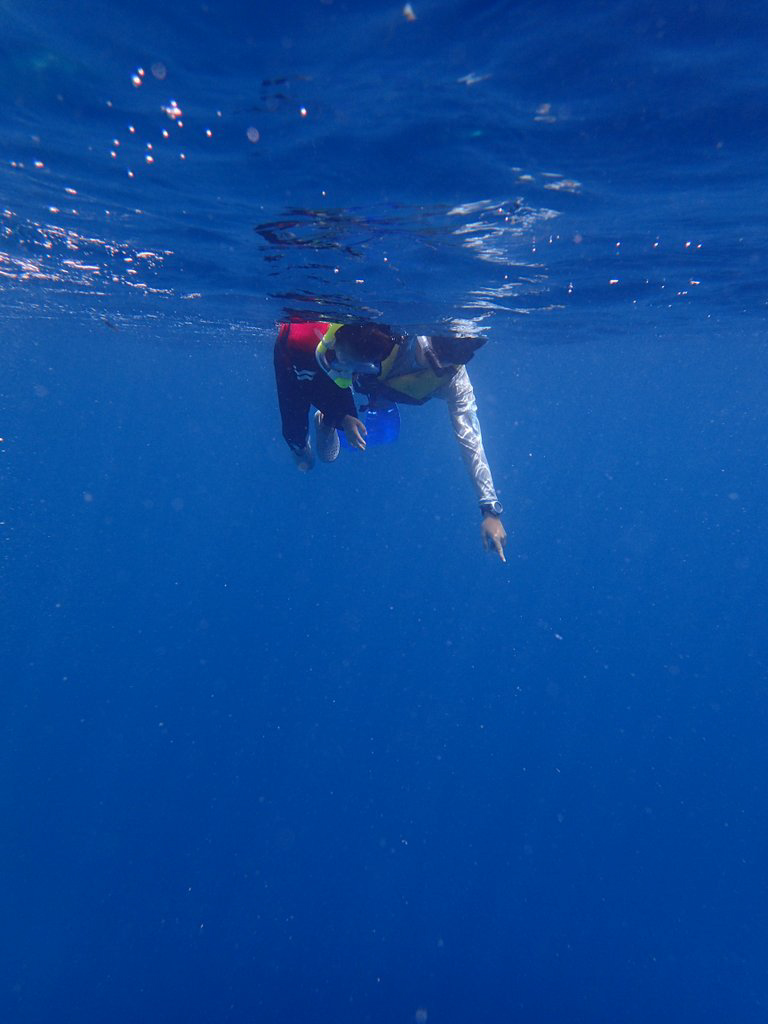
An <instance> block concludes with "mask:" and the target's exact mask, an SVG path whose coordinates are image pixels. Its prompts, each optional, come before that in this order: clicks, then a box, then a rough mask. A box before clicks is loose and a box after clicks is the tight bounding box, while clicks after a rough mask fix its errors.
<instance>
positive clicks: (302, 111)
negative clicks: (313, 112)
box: [299, 107, 308, 117]
mask: <svg viewBox="0 0 768 1024" xmlns="http://www.w3.org/2000/svg"><path fill="white" fill-rule="evenodd" d="M307 113H308V111H307V108H306V107H301V108H300V109H299V115H300V116H301V117H306V116H307Z"/></svg>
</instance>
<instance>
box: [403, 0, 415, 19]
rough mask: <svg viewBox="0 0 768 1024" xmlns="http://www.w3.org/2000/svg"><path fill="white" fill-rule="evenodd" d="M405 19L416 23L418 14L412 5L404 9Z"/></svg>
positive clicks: (407, 5)
mask: <svg viewBox="0 0 768 1024" xmlns="http://www.w3.org/2000/svg"><path fill="white" fill-rule="evenodd" d="M403 17H404V18H405V20H406V21H416V12H415V11H414V9H413V7H411V5H410V4H406V5H405V7H403Z"/></svg>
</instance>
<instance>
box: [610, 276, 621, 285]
mask: <svg viewBox="0 0 768 1024" xmlns="http://www.w3.org/2000/svg"><path fill="white" fill-rule="evenodd" d="M618 283H619V279H618V278H617V277H612V278H611V280H610V281H609V282H608V284H618Z"/></svg>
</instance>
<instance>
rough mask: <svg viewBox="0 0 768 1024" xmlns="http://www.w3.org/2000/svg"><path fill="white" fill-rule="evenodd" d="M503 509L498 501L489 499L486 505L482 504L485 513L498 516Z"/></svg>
mask: <svg viewBox="0 0 768 1024" xmlns="http://www.w3.org/2000/svg"><path fill="white" fill-rule="evenodd" d="M503 511H504V509H503V508H502V507H501V502H500V501H489V502H488V504H487V505H484V506H483V512H485V513H486V515H488V514H490V515H492V516H500V515H501V513H502V512H503Z"/></svg>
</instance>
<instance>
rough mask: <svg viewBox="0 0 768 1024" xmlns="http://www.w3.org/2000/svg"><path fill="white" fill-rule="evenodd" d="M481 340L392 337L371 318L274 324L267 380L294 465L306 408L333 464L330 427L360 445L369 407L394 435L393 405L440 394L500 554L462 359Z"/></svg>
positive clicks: (304, 455) (488, 534)
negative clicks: (271, 371) (271, 373)
mask: <svg viewBox="0 0 768 1024" xmlns="http://www.w3.org/2000/svg"><path fill="white" fill-rule="evenodd" d="M484 343H485V342H484V339H481V338H460V337H453V336H444V337H442V336H433V337H427V336H426V335H401V334H397V333H396V332H394V331H392V330H391V329H390V328H389V327H386V326H384V325H382V324H374V323H362V324H360V323H356V324H339V323H327V322H322V323H320V322H318V323H302V322H290V323H282V324H280V325H279V331H278V336H277V341H276V342H275V381H276V383H277V397H278V403H279V406H280V416H281V419H282V427H283V437H284V438H285V441H286V443H287V444H288V447H289V448H290V449H291V452H292V454H293V457H294V460H295V462H296V465H297V467H298V468H299V469H300V470H302V471H303V472H305V473H306V472H308V471H309V470H310V469H312V467H313V466H314V462H315V456H314V453H313V451H312V444H311V442H310V438H309V412H310V408H311V407H312V406H314V407H315V409H316V412H315V415H314V423H315V437H316V444H317V457H318V458H319V459H320V461H321V462H333V461H334V460H335V459H336V458H337V457H338V454H339V451H340V447H341V444H340V441H339V433H338V432H339V431H341V432H342V433H343V436H344V438H345V441H346V443H347V444H348V445H349V447H352V448H356V449H357V450H358V451H365V449H366V443H367V439H368V440H371V438H370V437H369V436H368V435H369V427H370V425H371V424H372V422H374V420H373V419H372V417H375V416H376V415H377V413H378V414H379V418H380V420H381V421H382V422H385V421H387V422H386V430H385V433H387V432H388V433H389V434H392V433H395V434H396V430H397V426H398V423H399V421H398V420H397V404H399V403H405V404H408V405H423V404H424V402H427V401H429V400H430V399H431V398H442V399H444V400H445V401H446V402H447V404H448V409H449V411H450V414H451V421H452V423H453V430H454V433H455V435H456V440H457V441H458V442H459V448H460V450H461V454H462V456H463V458H464V462H465V465H466V467H467V470H468V471H469V475H470V477H471V478H472V483H473V485H474V488H475V493H476V494H477V498H478V502H479V504H480V511H481V513H482V517H483V518H482V538H483V546H484V547H485V549H486V551H494V552H495V553H496V554H497V555H498V556H499V558H500V559H501V560H502V562H504V561H506V558H505V557H504V545H505V544H506V542H507V534H506V531H505V529H504V526H503V524H502V522H501V515H502V512H503V509H502V507H501V502H500V501H499V499H498V495H497V494H496V489H495V488H494V485H493V477H492V476H491V470H490V466H489V465H488V459H487V458H486V455H485V449H484V448H483V438H482V434H481V431H480V423H479V421H478V418H477V403H476V401H475V393H474V391H473V389H472V383H471V381H470V379H469V374H468V373H467V368H466V365H465V364H466V363H468V362H469V360H470V359H471V358H472V356H473V355H474V353H475V351H476V350H477V349H478V348H480V346H481V345H483V344H484ZM353 390H354V392H356V393H357V394H358V395H360V396H364V398H367V402H368V405H367V406H366V407H364V408H365V409H366V411H365V413H364V416H365V418H366V420H367V421H368V426H366V423H365V422H364V421H363V419H361V418H360V414H359V413H358V409H357V405H356V404H355V399H354V397H353ZM393 424H394V425H393Z"/></svg>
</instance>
